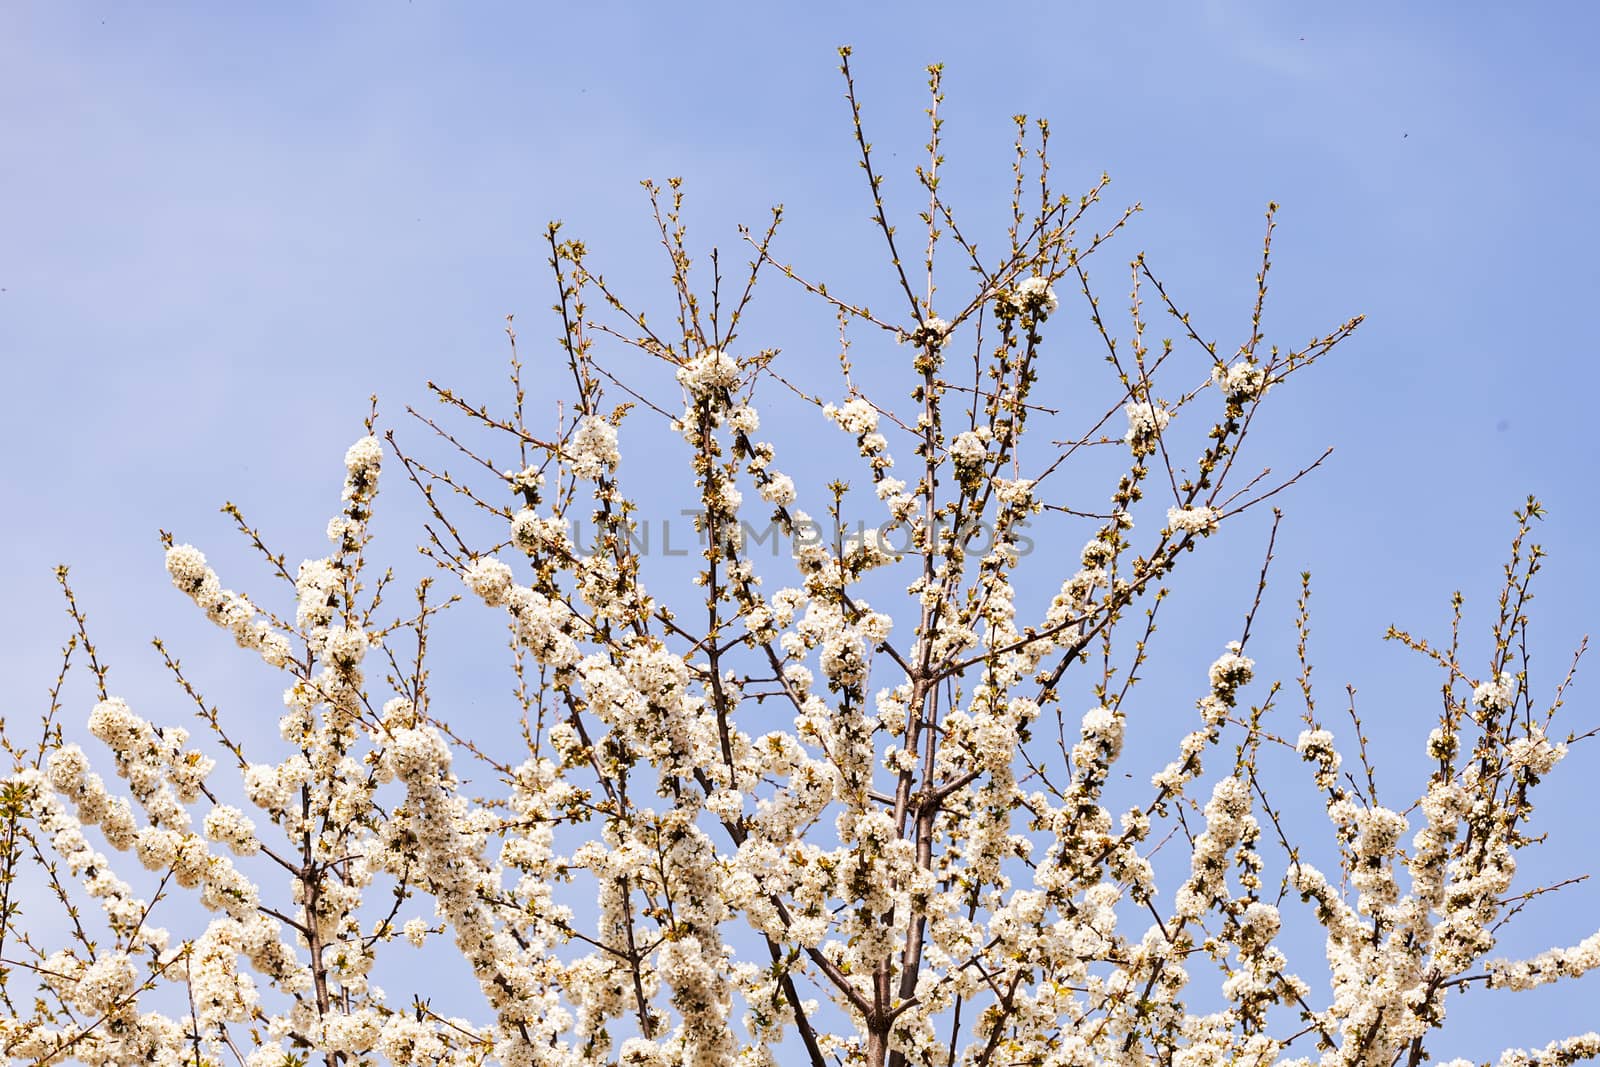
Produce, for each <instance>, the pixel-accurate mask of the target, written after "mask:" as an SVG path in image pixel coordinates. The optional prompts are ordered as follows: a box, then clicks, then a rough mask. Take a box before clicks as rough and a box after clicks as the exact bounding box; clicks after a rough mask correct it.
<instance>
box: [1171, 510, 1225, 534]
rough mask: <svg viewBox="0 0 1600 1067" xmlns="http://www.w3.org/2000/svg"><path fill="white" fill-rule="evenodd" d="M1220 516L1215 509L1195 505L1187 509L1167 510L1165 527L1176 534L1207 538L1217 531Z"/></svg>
mask: <svg viewBox="0 0 1600 1067" xmlns="http://www.w3.org/2000/svg"><path fill="white" fill-rule="evenodd" d="M1219 518H1220V516H1219V515H1218V513H1217V509H1216V508H1210V507H1206V506H1205V505H1203V504H1201V505H1196V506H1195V507H1189V508H1179V507H1174V508H1168V509H1167V525H1168V526H1169V527H1171V528H1172V530H1173V531H1174V532H1176V533H1187V534H1200V535H1202V536H1209V535H1210V534H1212V533H1214V532H1215V531H1216V529H1217V525H1218V520H1219Z"/></svg>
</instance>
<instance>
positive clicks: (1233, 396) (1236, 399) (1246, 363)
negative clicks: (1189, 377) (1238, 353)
mask: <svg viewBox="0 0 1600 1067" xmlns="http://www.w3.org/2000/svg"><path fill="white" fill-rule="evenodd" d="M1211 380H1212V381H1214V382H1216V383H1217V384H1218V385H1219V386H1221V387H1222V392H1223V394H1224V395H1225V396H1226V397H1227V398H1228V400H1229V401H1231V402H1233V403H1243V402H1244V401H1246V400H1254V399H1258V398H1260V397H1263V396H1266V395H1267V390H1268V389H1270V388H1271V387H1272V383H1270V382H1269V381H1267V370H1266V368H1265V367H1263V366H1261V365H1260V364H1258V363H1253V362H1251V361H1250V360H1248V359H1241V360H1239V361H1238V362H1236V363H1234V364H1233V365H1232V366H1231V367H1224V366H1223V365H1222V364H1220V363H1219V364H1217V365H1216V366H1215V367H1213V368H1211Z"/></svg>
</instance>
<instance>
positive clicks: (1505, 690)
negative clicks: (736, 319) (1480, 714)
mask: <svg viewBox="0 0 1600 1067" xmlns="http://www.w3.org/2000/svg"><path fill="white" fill-rule="evenodd" d="M1516 694H1517V680H1516V679H1515V678H1513V677H1512V676H1511V675H1510V674H1508V673H1506V672H1505V671H1501V672H1500V676H1499V677H1498V678H1495V679H1492V680H1491V681H1487V682H1484V683H1482V684H1481V685H1479V686H1478V687H1477V688H1476V689H1474V690H1473V691H1472V700H1473V703H1475V704H1477V705H1478V707H1480V708H1482V709H1483V710H1485V711H1505V710H1506V709H1507V708H1509V707H1510V706H1511V702H1512V701H1513V700H1514V699H1515V698H1516Z"/></svg>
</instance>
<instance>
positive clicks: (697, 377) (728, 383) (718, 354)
mask: <svg viewBox="0 0 1600 1067" xmlns="http://www.w3.org/2000/svg"><path fill="white" fill-rule="evenodd" d="M678 383H679V384H680V385H682V386H683V387H684V388H685V389H687V390H689V392H691V393H694V394H696V395H703V394H706V393H710V392H712V391H713V390H716V389H732V388H733V387H734V386H736V385H738V384H739V364H738V363H736V362H734V360H733V358H732V357H731V356H729V355H727V354H726V353H724V352H723V351H722V349H720V348H708V349H706V350H705V351H703V352H701V353H700V354H699V355H698V356H696V357H694V358H693V359H691V360H689V361H688V362H687V363H685V364H684V365H683V366H681V367H679V368H678Z"/></svg>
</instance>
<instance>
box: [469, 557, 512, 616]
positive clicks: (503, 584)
mask: <svg viewBox="0 0 1600 1067" xmlns="http://www.w3.org/2000/svg"><path fill="white" fill-rule="evenodd" d="M461 580H462V581H464V582H466V584H467V588H468V589H471V590H472V591H473V592H474V593H476V594H478V595H479V596H480V597H482V598H483V602H484V603H485V604H487V605H489V606H490V607H491V608H493V607H498V606H500V605H501V604H504V603H505V602H506V600H507V598H508V597H509V596H510V594H511V587H512V580H511V568H510V567H508V566H506V565H505V564H504V563H501V562H500V561H499V560H497V559H495V558H494V557H493V556H479V557H478V558H477V559H475V560H473V561H472V562H471V563H470V564H468V565H467V569H466V571H465V572H464V573H463V574H462V575H461Z"/></svg>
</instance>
